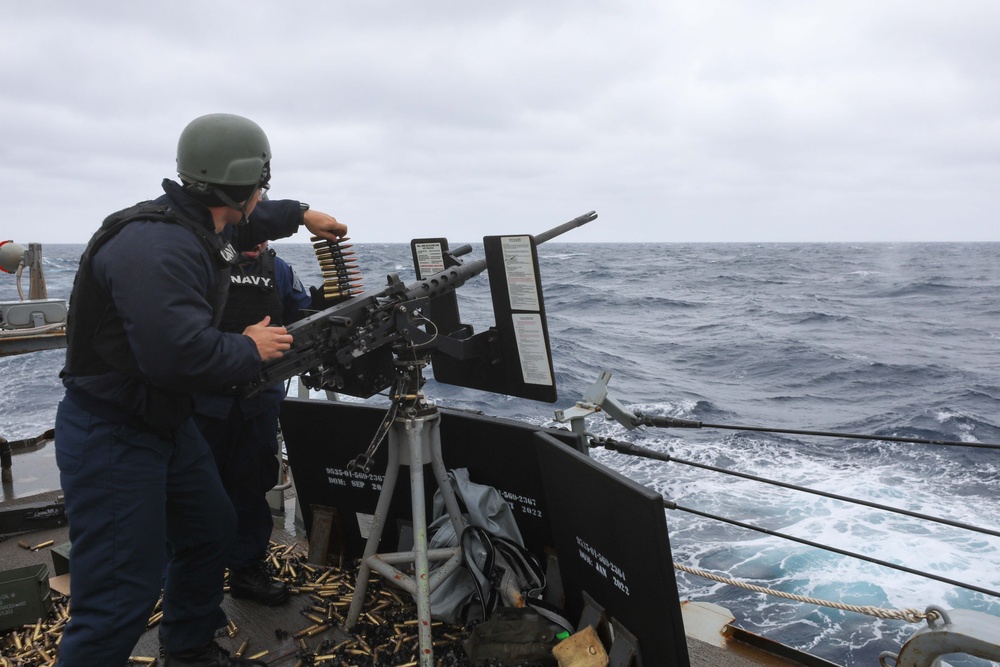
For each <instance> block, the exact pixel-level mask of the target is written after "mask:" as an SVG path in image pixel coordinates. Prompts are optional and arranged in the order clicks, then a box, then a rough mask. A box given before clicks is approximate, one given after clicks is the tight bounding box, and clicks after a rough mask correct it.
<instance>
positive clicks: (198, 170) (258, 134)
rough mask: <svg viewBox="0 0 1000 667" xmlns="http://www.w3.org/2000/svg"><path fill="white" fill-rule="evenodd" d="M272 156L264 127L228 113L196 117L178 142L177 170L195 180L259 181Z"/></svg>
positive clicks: (232, 182) (251, 183)
mask: <svg viewBox="0 0 1000 667" xmlns="http://www.w3.org/2000/svg"><path fill="white" fill-rule="evenodd" d="M270 160H271V146H270V144H269V143H268V141H267V135H265V134H264V130H262V129H260V126H259V125H257V123H255V122H253V121H252V120H249V119H247V118H243V117H242V116H236V115H233V114H228V113H213V114H208V115H207V116H201V117H200V118H195V119H194V120H193V121H191V122H190V123H188V125H187V127H185V128H184V131H183V132H181V138H180V139H179V140H178V142H177V173H178V174H180V175H181V177H182V178H184V179H185V180H187V181H190V182H192V183H209V184H212V185H257V184H258V183H260V182H261V181H262V180H263V177H264V176H265V175H266V174H265V167H267V164H268V162H269V161H270Z"/></svg>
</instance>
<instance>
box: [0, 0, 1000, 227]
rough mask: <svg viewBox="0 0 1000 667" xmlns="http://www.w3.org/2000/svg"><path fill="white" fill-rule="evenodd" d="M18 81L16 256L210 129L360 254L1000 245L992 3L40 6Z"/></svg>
mask: <svg viewBox="0 0 1000 667" xmlns="http://www.w3.org/2000/svg"><path fill="white" fill-rule="evenodd" d="M0 55H2V57H0V109H2V113H0V137H2V142H0V155H2V160H0V237H2V238H4V239H7V238H10V239H13V240H15V241H18V242H21V243H27V242H32V241H39V242H42V243H60V242H61V243H82V242H85V241H86V240H87V239H88V238H89V237H90V235H91V233H92V232H93V231H94V230H95V229H96V228H97V226H98V225H99V224H100V221H101V220H102V219H103V218H104V216H105V215H107V214H108V213H110V212H112V211H114V210H117V209H119V208H123V207H125V206H128V205H131V204H133V203H135V202H136V201H139V200H142V199H147V198H151V197H155V196H157V195H158V194H159V193H160V188H159V183H160V181H161V180H162V178H164V177H174V176H175V175H176V172H175V169H174V155H175V150H176V142H177V137H178V135H179V134H180V132H181V130H182V129H183V128H184V126H185V125H186V124H187V123H188V121H190V120H191V119H193V118H195V117H197V116H200V115H202V114H205V113H212V112H231V113H237V114H241V115H244V116H247V117H249V118H252V119H253V120H255V121H256V122H258V123H259V124H260V125H261V126H262V127H263V128H264V130H265V132H267V134H268V136H269V138H270V141H271V148H272V152H273V155H274V158H273V162H272V167H273V173H274V177H273V180H272V186H273V187H272V191H271V192H272V196H274V197H282V196H284V197H289V198H293V199H300V200H303V201H307V202H309V203H310V204H312V206H313V207H314V208H317V209H320V210H324V211H326V212H329V213H331V214H333V215H334V216H336V217H337V218H338V219H339V220H341V221H342V222H344V223H346V224H348V225H349V226H350V236H351V238H352V239H353V240H354V241H355V242H360V243H364V242H408V241H409V240H410V239H411V238H413V237H417V236H445V237H447V238H449V239H450V240H451V241H452V242H453V243H455V242H470V241H471V242H476V241H479V240H481V238H482V237H483V236H484V235H487V234H508V233H512V234H513V233H539V232H541V231H543V230H545V229H548V228H550V227H553V226H555V225H557V224H559V223H561V222H564V221H566V220H569V219H571V218H573V217H576V216H577V215H580V214H581V213H585V212H587V211H590V210H596V211H597V212H598V214H599V216H600V217H599V218H598V220H597V221H595V222H593V223H590V225H588V226H587V227H584V228H581V229H579V230H576V231H574V232H572V233H571V234H569V235H567V236H565V237H563V238H562V240H566V241H613V240H620V241H630V242H634V241H997V240H1000V235H998V230H997V224H996V223H997V219H998V215H1000V73H998V63H1000V2H997V1H996V0H972V1H965V0H952V1H951V2H942V1H940V0H934V1H926V0H837V1H835V2H801V1H795V2H792V1H785V0H747V1H745V2H740V1H737V0H697V1H694V0H686V1H684V2H680V1H674V0H636V1H634V2H602V1H598V0H575V1H572V2H571V1H566V0H532V1H530V2H527V1H519V0H502V1H494V2H473V1H471V0H463V1H454V2H452V1H444V0H430V1H422V0H409V1H406V2H404V1H398V2H379V1H375V0H366V1H365V2H351V1H343V0H337V1H329V2H327V1H323V2H321V1H320V0H312V1H304V0H285V1H282V2H263V1H261V0H242V1H240V2H233V1H228V0H227V1H221V2H220V1H214V0H197V1H188V0H182V1H180V2H178V1H173V2H156V3H153V2H135V1H129V2H124V1H123V2H108V1H101V0H88V1H87V2H78V1H73V2H69V1H56V2H46V1H45V0H34V1H31V2H5V3H4V9H3V18H2V20H0ZM291 240H293V241H302V242H305V241H308V236H307V233H305V232H300V233H299V234H297V235H296V236H295V237H293V238H292V239H291Z"/></svg>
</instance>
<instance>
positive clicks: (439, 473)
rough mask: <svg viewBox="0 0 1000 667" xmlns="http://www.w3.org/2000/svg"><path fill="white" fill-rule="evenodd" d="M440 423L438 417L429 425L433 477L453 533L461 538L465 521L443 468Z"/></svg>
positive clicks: (453, 489)
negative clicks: (453, 530)
mask: <svg viewBox="0 0 1000 667" xmlns="http://www.w3.org/2000/svg"><path fill="white" fill-rule="evenodd" d="M440 425H441V421H440V420H439V419H435V420H434V422H433V423H432V424H431V425H430V428H431V435H430V447H431V468H433V469H434V478H435V479H437V483H438V488H439V489H440V490H441V498H442V499H443V500H444V508H445V510H446V511H447V512H448V516H449V517H450V518H451V525H452V528H454V529H455V535H456V536H457V537H459V538H461V536H462V531H464V530H465V526H466V521H465V517H463V516H462V510H461V508H459V506H458V500H456V499H455V488H454V487H453V486H452V485H451V480H449V479H448V471H447V470H446V469H445V467H444V459H443V458H442V457H441V435H440V429H439V427H440Z"/></svg>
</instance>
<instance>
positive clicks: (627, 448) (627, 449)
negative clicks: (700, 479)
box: [595, 438, 1000, 598]
mask: <svg viewBox="0 0 1000 667" xmlns="http://www.w3.org/2000/svg"><path fill="white" fill-rule="evenodd" d="M595 440H597V439H595ZM603 440H605V441H607V440H611V439H610V438H604V439H603ZM612 442H615V443H616V444H619V445H623V447H622V448H620V449H616V448H615V447H611V448H610V449H612V450H616V451H620V452H622V453H625V454H630V453H632V451H641V450H645V448H643V447H639V446H637V445H632V444H631V443H618V442H617V441H612ZM605 446H606V445H605ZM646 451H647V452H650V453H652V454H655V456H651V457H650V458H654V459H658V458H661V457H662V455H660V454H659V453H657V452H651V450H646ZM636 455H639V454H636ZM698 465H700V464H698ZM718 470H719V471H720V472H726V473H727V474H734V475H738V476H741V477H742V476H744V475H743V474H742V473H733V472H731V471H725V470H722V469H718ZM760 481H762V482H764V483H768V484H776V485H779V486H787V485H784V484H783V483H779V482H774V481H772V480H767V479H763V478H760ZM798 490H802V491H808V492H812V490H811V489H806V488H805V487H801V488H799V489H798ZM816 493H819V494H820V495H825V494H824V493H822V492H816ZM838 499H839V498H838ZM848 500H849V501H850V502H860V503H861V504H866V503H864V502H863V501H857V500H855V499H848ZM663 506H664V507H666V508H667V509H671V510H680V511H682V512H688V513H689V514H695V515H697V516H701V517H705V518H707V519H714V520H716V521H721V522H723V523H728V524H731V525H734V526H738V527H740V528H745V529H747V530H752V531H755V532H758V533H764V534H765V535H771V536H772V537H780V538H782V539H786V540H789V541H791V542H798V543H799V544H804V545H806V546H810V547H814V548H817V549H823V550H824V551H830V552H833V553H836V554H840V555H841V556H848V557H850V558H857V559H858V560H863V561H867V562H869V563H873V564H875V565H881V566H883V567H888V568H890V569H893V570H899V571H901V572H906V573H907V574H914V575H918V576H922V577H926V578H927V579H934V580H936V581H940V582H942V583H946V584H950V585H952V586H959V587H960V588H966V589H968V590H972V591H976V592H977V593H984V594H986V595H991V596H993V597H997V598H1000V592H998V591H994V590H991V589H988V588H981V587H979V586H975V585H973V584H969V583H963V582H961V581H957V580H954V579H949V578H947V577H941V576H939V575H935V574H931V573H929V572H923V571H921V570H915V569H912V568H908V567H906V566H905V565H897V564H895V563H890V562H889V561H884V560H880V559H878V558H873V557H871V556H865V555H863V554H859V553H855V552H852V551H846V550H844V549H839V548H837V547H832V546H829V545H825V544H820V543H819V542H813V541H811V540H806V539H803V538H801V537H794V536H792V535H788V534H785V533H780V532H777V531H774V530H771V529H769V528H763V527H761V526H754V525H752V524H748V523H744V522H742V521H737V520H735V519H727V518H726V517H722V516H718V515H715V514H709V513H708V512H702V511H701V510H696V509H692V508H689V507H683V506H681V505H678V504H677V503H675V502H674V501H672V500H668V499H666V498H664V499H663ZM880 509H882V508H880ZM884 509H887V510H889V511H897V512H900V513H905V511H899V510H896V509H894V508H884ZM917 518H923V517H917ZM928 518H929V517H928ZM957 527H963V528H964V526H957ZM966 529H967V530H971V531H974V532H986V531H985V530H983V529H978V528H975V527H969V528H966Z"/></svg>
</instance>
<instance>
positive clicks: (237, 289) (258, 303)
mask: <svg viewBox="0 0 1000 667" xmlns="http://www.w3.org/2000/svg"><path fill="white" fill-rule="evenodd" d="M275 254H276V253H275V252H274V251H273V250H271V249H270V248H268V249H267V250H265V251H264V252H262V253H261V254H260V255H259V256H258V257H257V261H255V262H253V263H252V264H245V265H237V266H233V267H232V270H231V272H230V276H229V280H230V284H229V296H228V298H227V299H226V308H225V310H224V311H223V314H222V323H221V324H220V325H219V328H220V329H222V330H223V331H225V332H227V333H243V331H244V329H246V328H247V327H248V326H250V325H251V324H256V323H257V322H260V321H261V320H262V319H264V316H265V315H270V316H271V324H273V325H277V326H281V325H282V324H284V322H283V321H282V310H283V307H282V303H281V294H280V293H279V292H278V285H277V280H276V276H275V269H274V262H275V259H274V257H275Z"/></svg>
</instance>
